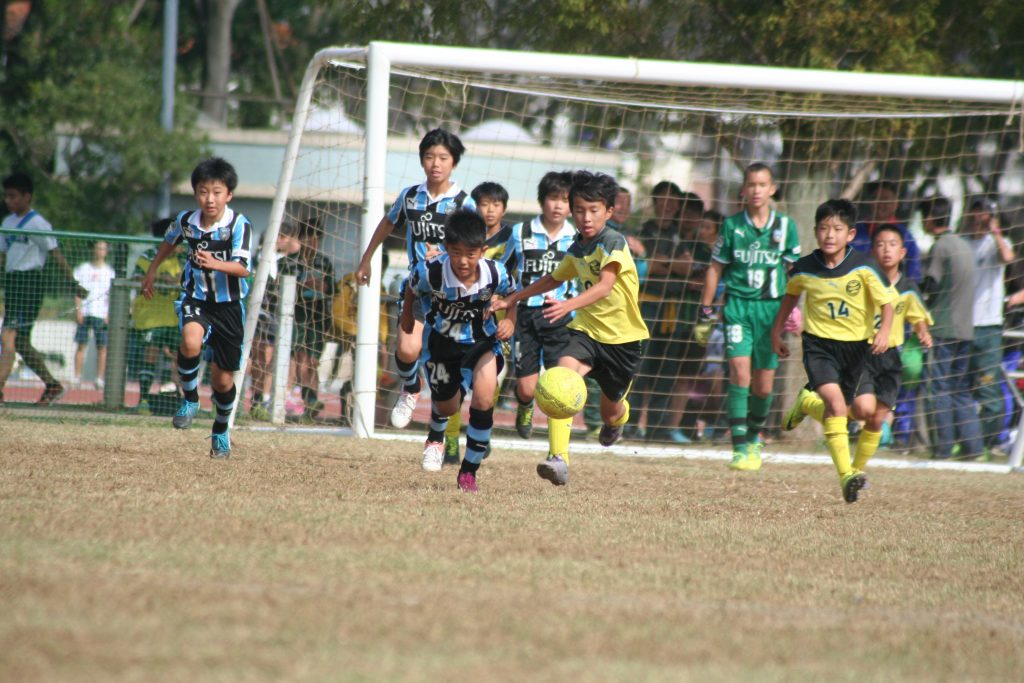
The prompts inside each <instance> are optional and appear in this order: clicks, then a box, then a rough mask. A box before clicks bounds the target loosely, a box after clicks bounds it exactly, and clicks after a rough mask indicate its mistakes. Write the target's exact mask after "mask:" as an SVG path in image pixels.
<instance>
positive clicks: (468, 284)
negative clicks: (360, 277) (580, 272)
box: [399, 209, 516, 492]
mask: <svg viewBox="0 0 1024 683" xmlns="http://www.w3.org/2000/svg"><path fill="white" fill-rule="evenodd" d="M486 234H487V229H486V227H485V226H484V221H483V219H482V218H481V217H480V216H479V214H477V213H476V212H475V211H472V210H469V209H460V210H458V211H456V212H455V213H453V214H451V216H449V218H448V223H447V225H446V226H445V237H444V245H445V253H443V254H441V255H440V256H437V257H435V258H432V259H430V260H428V261H421V262H420V263H419V264H417V266H416V269H415V270H413V272H412V274H411V275H410V276H409V283H408V286H407V287H406V289H405V305H404V306H403V308H402V317H401V319H400V321H399V323H400V325H401V327H402V329H403V330H404V331H405V332H406V333H408V332H410V331H411V330H412V329H413V327H414V325H415V322H416V320H415V317H414V314H413V305H414V304H416V303H418V301H419V300H420V299H421V298H426V299H428V300H429V301H430V308H429V310H428V311H427V312H426V315H425V322H426V325H427V329H428V330H429V332H428V335H427V342H426V349H425V351H424V354H423V365H424V367H425V368H426V370H427V380H428V381H429V382H430V400H431V404H430V432H429V433H428V435H427V443H426V445H425V447H424V449H423V469H425V470H428V471H431V472H439V471H440V470H441V465H442V461H443V460H444V432H445V427H447V424H448V418H449V417H450V416H452V415H455V414H456V413H458V412H459V410H460V408H461V407H462V401H463V399H464V398H465V396H466V394H467V393H469V392H470V391H472V392H473V396H472V399H471V400H470V404H469V429H468V430H467V433H466V457H465V458H464V459H463V461H462V465H461V467H460V468H459V474H458V478H457V482H458V486H459V488H460V489H461V490H463V491H466V492H476V490H477V483H476V472H477V470H478V469H479V467H480V462H481V461H482V460H483V458H484V454H485V453H486V452H487V449H488V447H489V446H490V443H491V427H492V426H493V424H494V394H495V390H496V388H497V386H498V373H499V372H501V368H502V366H503V365H504V358H503V357H502V352H501V341H503V340H506V339H509V338H510V337H511V336H512V331H513V330H514V329H515V317H516V316H515V310H514V309H513V310H512V311H510V312H509V314H508V316H507V317H506V318H505V319H504V320H502V321H501V322H497V321H495V319H494V317H493V316H489V315H486V314H487V312H488V308H489V307H490V305H491V302H492V301H494V300H495V298H496V297H498V296H505V295H507V294H510V293H511V292H512V290H513V288H514V285H513V283H512V280H511V278H509V276H508V273H507V272H506V271H505V267H504V266H502V265H501V264H500V263H498V262H496V261H492V260H490V259H488V258H484V248H485V242H486V239H487V237H486Z"/></svg>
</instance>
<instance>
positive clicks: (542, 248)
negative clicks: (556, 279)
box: [508, 216, 576, 308]
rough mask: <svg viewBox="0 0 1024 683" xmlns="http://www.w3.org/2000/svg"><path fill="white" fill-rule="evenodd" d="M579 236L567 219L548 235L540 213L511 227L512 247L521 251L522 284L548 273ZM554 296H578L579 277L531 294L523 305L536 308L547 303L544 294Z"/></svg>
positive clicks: (520, 271)
mask: <svg viewBox="0 0 1024 683" xmlns="http://www.w3.org/2000/svg"><path fill="white" fill-rule="evenodd" d="M575 239H576V227H575V226H574V225H573V224H572V221H568V220H567V221H566V222H565V224H564V225H563V226H562V229H561V230H559V231H558V234H557V235H556V236H555V239H551V237H549V236H548V231H547V228H545V227H544V224H543V223H541V220H540V216H537V217H536V218H534V219H533V220H532V221H530V222H528V223H517V224H516V225H515V226H513V227H512V236H511V238H510V239H509V247H508V248H509V249H512V250H513V251H515V252H517V253H518V254H519V284H520V287H527V286H529V285H531V284H533V283H534V282H536V281H537V280H539V279H541V278H542V277H544V276H545V275H550V274H551V273H553V272H554V270H555V268H556V267H557V266H558V264H559V263H561V261H562V258H563V257H564V256H565V253H566V252H567V251H568V250H569V246H570V245H571V244H572V243H573V240H575ZM547 296H551V297H554V298H555V299H558V300H559V301H565V300H566V299H569V298H572V297H574V296H576V281H575V280H566V281H565V282H563V283H562V284H560V285H559V286H558V287H556V288H555V289H553V290H551V291H550V292H548V293H546V294H538V295H537V296H531V297H530V298H529V299H527V300H526V301H524V302H520V304H519V305H520V306H527V307H530V308H536V307H538V306H543V305H544V298H545V297H547Z"/></svg>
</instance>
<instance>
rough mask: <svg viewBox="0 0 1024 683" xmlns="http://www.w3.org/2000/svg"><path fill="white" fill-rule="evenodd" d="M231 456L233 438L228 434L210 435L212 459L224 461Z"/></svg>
mask: <svg viewBox="0 0 1024 683" xmlns="http://www.w3.org/2000/svg"><path fill="white" fill-rule="evenodd" d="M230 455H231V437H230V436H228V433H227V432H224V433H222V434H210V457H211V458H213V459H214V460H222V459H223V458H227V457H229V456H230Z"/></svg>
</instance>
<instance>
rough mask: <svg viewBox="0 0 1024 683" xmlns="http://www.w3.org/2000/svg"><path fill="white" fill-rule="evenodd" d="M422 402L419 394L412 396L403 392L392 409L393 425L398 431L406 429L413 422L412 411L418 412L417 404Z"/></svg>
mask: <svg viewBox="0 0 1024 683" xmlns="http://www.w3.org/2000/svg"><path fill="white" fill-rule="evenodd" d="M419 400H420V394H419V392H416V393H415V394H410V393H409V392H408V391H403V392H402V393H400V394H399V395H398V400H397V401H395V407H394V408H392V409H391V424H392V425H393V426H394V427H395V428H396V429H405V428H406V427H407V426H408V425H409V422H411V421H412V411H414V410H416V403H417V402H418V401H419Z"/></svg>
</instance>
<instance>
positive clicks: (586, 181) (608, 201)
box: [569, 171, 619, 209]
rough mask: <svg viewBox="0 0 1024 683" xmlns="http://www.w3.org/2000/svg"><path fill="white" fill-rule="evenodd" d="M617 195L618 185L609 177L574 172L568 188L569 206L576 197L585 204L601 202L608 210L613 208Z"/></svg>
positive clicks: (603, 174) (585, 172) (602, 174)
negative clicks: (570, 185) (585, 202)
mask: <svg viewBox="0 0 1024 683" xmlns="http://www.w3.org/2000/svg"><path fill="white" fill-rule="evenodd" d="M618 194H619V184H618V183H617V182H615V178H612V177H611V176H610V175H607V174H606V173H591V172H590V171H576V172H575V173H573V174H572V187H571V188H569V206H572V205H573V203H574V202H575V201H576V198H577V197H578V198H580V199H582V200H584V201H587V202H602V203H603V204H604V205H605V206H606V207H607V208H609V209H610V208H612V207H614V206H615V197H617V196H618Z"/></svg>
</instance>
